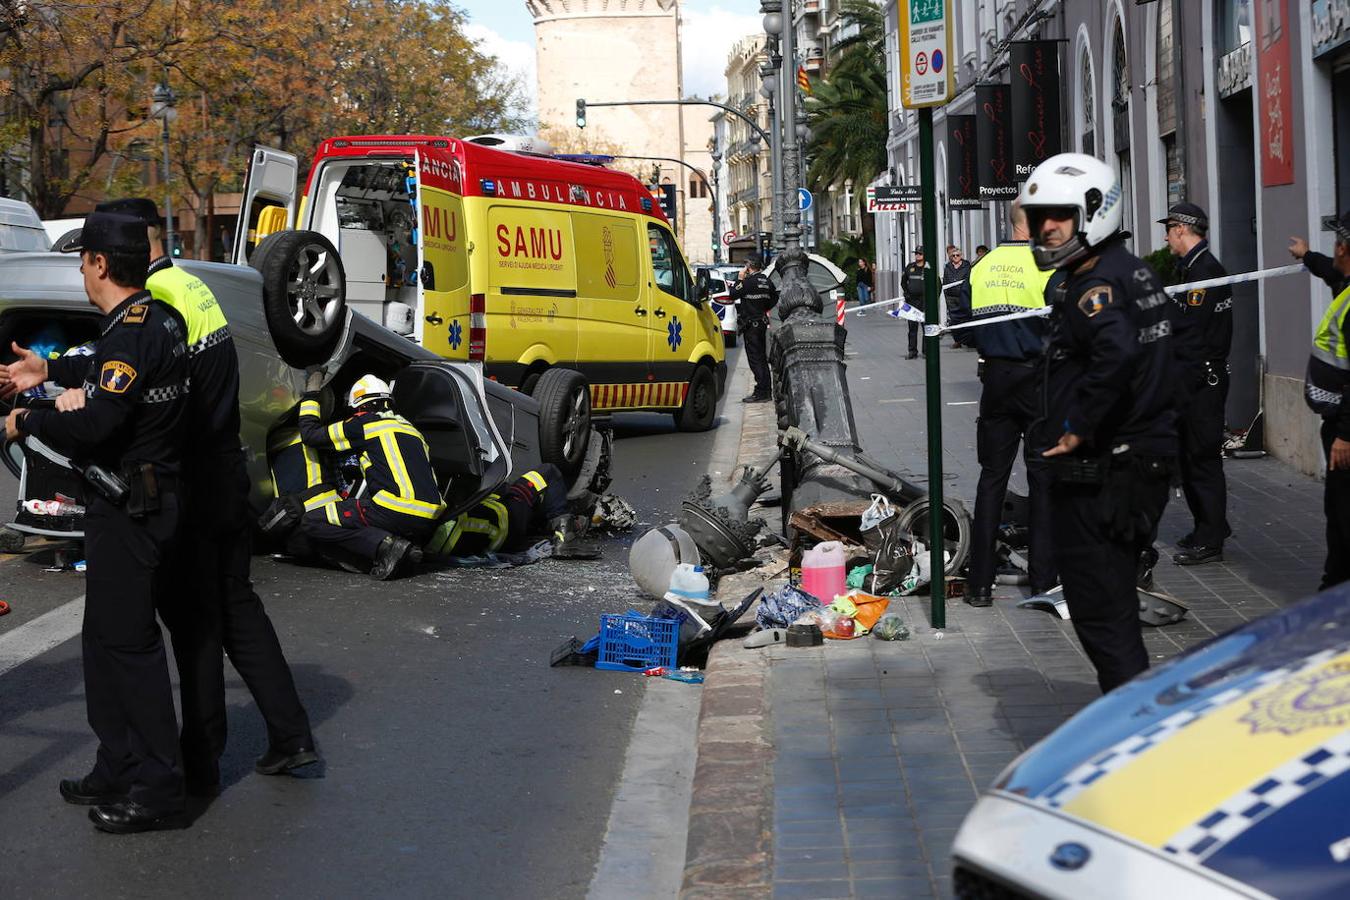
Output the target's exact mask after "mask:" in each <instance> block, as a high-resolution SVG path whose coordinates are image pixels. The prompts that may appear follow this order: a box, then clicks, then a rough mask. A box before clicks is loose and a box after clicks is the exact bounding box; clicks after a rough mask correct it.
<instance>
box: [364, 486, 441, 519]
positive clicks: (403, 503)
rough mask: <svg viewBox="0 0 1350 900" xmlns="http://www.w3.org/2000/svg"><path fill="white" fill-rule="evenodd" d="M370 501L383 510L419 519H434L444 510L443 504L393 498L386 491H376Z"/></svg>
mask: <svg viewBox="0 0 1350 900" xmlns="http://www.w3.org/2000/svg"><path fill="white" fill-rule="evenodd" d="M370 499H371V500H372V501H373V502H375V503H377V504H379V505H380V506H383V507H384V508H385V509H389V510H393V511H394V512H400V513H405V514H407V515H410V516H417V517H418V518H419V519H435V518H436V517H438V516H439V515H440V514H441V511H442V510H444V509H445V504H444V503H427V502H425V501H423V500H413V499H409V498H407V497H395V496H394V495H393V494H391V493H389V492H388V491H377V492H376V494H375V496H374V497H371V498H370Z"/></svg>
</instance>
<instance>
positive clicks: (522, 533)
mask: <svg viewBox="0 0 1350 900" xmlns="http://www.w3.org/2000/svg"><path fill="white" fill-rule="evenodd" d="M546 531H547V533H549V536H550V538H551V540H552V542H553V551H554V555H555V556H558V557H559V558H566V557H569V556H571V555H572V551H573V550H574V549H577V548H578V544H577V543H576V529H575V525H574V522H573V520H572V517H571V516H570V515H568V513H567V482H566V481H565V480H564V479H563V475H562V472H560V471H559V470H558V467H557V466H555V465H552V464H551V463H543V464H542V465H540V466H539V468H538V469H535V470H534V471H532V472H526V473H525V474H524V475H522V476H520V477H519V478H517V479H516V480H515V481H514V482H512V483H511V485H510V486H509V487H508V488H507V489H506V490H505V491H502V492H501V493H494V494H491V495H489V496H488V497H487V498H486V499H485V500H483V502H481V503H479V504H478V505H477V506H475V507H473V508H472V509H470V510H467V511H466V512H463V513H460V514H459V515H458V516H455V517H454V518H452V519H447V520H446V521H444V522H442V523H441V524H440V526H438V527H437V529H436V533H435V534H434V535H432V538H431V540H430V541H428V542H427V546H426V552H427V553H430V554H432V555H436V556H481V555H483V554H484V553H495V552H497V551H505V552H507V553H519V552H521V551H523V550H526V549H528V548H529V546H530V538H531V537H532V536H534V535H538V534H541V533H545V532H546ZM592 555H593V554H592Z"/></svg>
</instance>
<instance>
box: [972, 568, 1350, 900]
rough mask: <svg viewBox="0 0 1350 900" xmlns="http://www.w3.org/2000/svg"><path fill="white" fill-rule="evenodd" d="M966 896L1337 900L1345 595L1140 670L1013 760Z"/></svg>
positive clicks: (1347, 624) (991, 798) (1347, 760)
mask: <svg viewBox="0 0 1350 900" xmlns="http://www.w3.org/2000/svg"><path fill="white" fill-rule="evenodd" d="M953 856H954V862H955V871H954V879H953V887H954V890H955V893H956V895H957V896H958V897H966V898H976V897H978V898H985V897H999V898H1009V897H1011V898H1015V897H1049V898H1066V900H1067V898H1088V897H1091V898H1097V900H1109V898H1148V900H1152V898H1159V900H1162V898H1174V897H1175V898H1186V900H1203V898H1235V897H1248V898H1273V897H1278V898H1283V900H1333V898H1345V897H1350V584H1346V585H1341V586H1340V587H1338V588H1333V589H1331V590H1329V591H1326V592H1325V593H1322V594H1319V595H1317V596H1315V597H1312V598H1310V599H1307V600H1304V601H1302V602H1300V603H1298V604H1296V605H1294V606H1291V607H1290V608H1288V609H1286V610H1284V611H1282V612H1278V613H1275V614H1273V615H1270V616H1267V617H1265V618H1263V619H1259V620H1257V621H1254V622H1251V623H1249V624H1247V625H1245V626H1243V627H1241V628H1238V629H1236V630H1234V631H1231V632H1229V633H1227V634H1225V635H1223V636H1221V637H1218V638H1215V639H1213V640H1211V641H1209V642H1207V643H1205V644H1203V645H1201V646H1199V647H1196V648H1194V649H1192V650H1190V651H1189V652H1187V653H1184V654H1182V655H1180V656H1178V657H1176V658H1175V659H1172V660H1170V661H1168V662H1167V663H1165V664H1163V665H1161V666H1158V667H1157V668H1155V669H1152V670H1150V671H1148V672H1146V673H1145V674H1143V675H1141V676H1139V677H1138V678H1136V679H1134V680H1133V681H1131V682H1130V683H1128V684H1126V685H1124V686H1122V687H1120V688H1118V689H1116V690H1115V691H1113V692H1111V693H1110V694H1109V695H1107V696H1105V697H1103V698H1101V699H1100V700H1098V701H1097V702H1095V703H1093V704H1092V705H1091V706H1089V707H1087V708H1086V709H1084V710H1083V711H1082V712H1080V713H1078V715H1076V716H1074V717H1073V718H1072V719H1070V720H1069V721H1068V722H1067V723H1065V724H1064V725H1063V726H1062V727H1060V728H1059V729H1058V730H1057V731H1055V732H1054V733H1053V734H1051V735H1050V736H1049V737H1047V738H1046V739H1045V740H1043V741H1041V742H1040V743H1039V744H1037V745H1036V746H1035V747H1032V748H1031V749H1030V750H1028V751H1027V752H1026V753H1024V754H1023V755H1022V756H1021V757H1020V758H1019V759H1017V760H1016V761H1015V762H1014V763H1013V764H1012V765H1011V766H1009V767H1008V769H1007V770H1006V771H1004V772H1003V774H1002V775H1000V776H999V778H998V779H997V780H996V782H995V783H994V786H993V787H992V788H991V789H990V790H989V791H988V792H987V793H986V794H985V796H984V797H983V798H982V799H981V800H980V801H979V803H978V804H977V805H976V806H975V808H974V809H973V810H972V811H971V812H970V814H969V815H968V816H967V817H966V820H965V822H964V824H963V825H962V827H961V830H960V832H959V833H958V834H957V836H956V842H955V845H954V847H953Z"/></svg>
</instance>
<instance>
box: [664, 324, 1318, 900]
mask: <svg viewBox="0 0 1350 900" xmlns="http://www.w3.org/2000/svg"><path fill="white" fill-rule="evenodd" d="M850 324H851V325H852V329H851V332H850V335H849V342H848V364H849V372H848V378H849V386H850V389H851V393H852V399H853V408H854V412H855V418H856V420H857V425H858V429H859V432H860V436H861V440H862V445H863V448H864V449H865V451H866V452H867V453H868V454H869V455H871V456H873V457H875V458H877V459H878V460H880V461H881V462H883V463H885V464H887V465H888V466H890V467H891V468H894V469H896V470H899V471H902V472H907V473H908V474H909V475H910V476H911V477H913V478H914V479H916V480H919V481H920V482H921V483H925V482H926V479H927V472H926V465H925V460H926V452H927V438H926V433H925V424H926V415H927V413H926V407H925V396H924V369H923V360H922V359H919V360H914V361H912V362H909V361H905V360H903V358H902V357H903V352H902V348H903V347H904V339H905V331H904V328H905V326H904V323H903V322H899V321H896V320H894V319H891V318H889V317H886V316H868V317H867V318H866V319H864V320H863V321H862V322H861V323H857V322H856V321H855V320H854V319H853V317H850ZM950 343H951V340H950V338H948V339H947V340H946V341H945V344H946V345H947V346H950ZM898 350H899V351H900V352H897V351H898ZM975 363H976V355H975V353H973V352H970V351H952V350H950V349H944V350H943V352H942V381H943V385H942V389H943V397H942V399H943V403H944V407H943V448H944V451H943V472H944V476H945V478H944V483H945V486H946V490H947V491H950V492H951V493H952V494H953V495H955V496H957V497H959V498H960V499H962V500H964V501H965V502H966V503H967V504H968V505H970V506H971V507H972V508H973V503H974V490H975V483H976V480H977V478H978V475H979V468H978V465H977V463H976V461H975V418H976V413H977V409H978V407H977V405H976V403H975V401H978V399H979V390H980V386H979V383H978V381H977V380H976V378H975ZM764 410H765V408H764V407H758V408H757V409H756V410H755V412H754V413H752V414H751V415H747V417H746V424H745V427H746V433H745V435H744V437H743V440H742V459H741V462H742V463H744V462H749V461H751V460H753V459H755V458H762V456H763V455H764V451H765V449H767V448H768V447H770V446H771V441H772V433H773V429H772V425H773V423H772V417H771V415H767V416H766V415H765V412H763V411H764ZM760 416H765V421H764V422H762V423H761V422H757V420H758V418H759V417H760ZM757 441H763V443H762V444H758V445H756V444H757ZM1225 471H1226V473H1227V475H1228V489H1229V517H1230V520H1231V523H1232V526H1233V529H1234V532H1235V535H1234V537H1233V538H1232V539H1230V541H1229V542H1228V543H1227V544H1226V545H1225V548H1224V553H1225V557H1226V561H1225V562H1223V563H1219V564H1210V565H1206V566H1199V567H1194V568H1181V567H1179V566H1175V565H1172V564H1171V554H1172V553H1174V552H1175V551H1176V548H1175V546H1174V543H1173V542H1174V541H1175V540H1176V538H1178V537H1180V536H1181V535H1182V534H1184V533H1185V532H1186V531H1188V530H1189V517H1188V513H1187V511H1186V506H1185V502H1184V501H1181V500H1177V499H1175V498H1173V499H1172V501H1171V502H1170V503H1169V505H1168V510H1167V514H1166V516H1165V517H1164V520H1163V524H1162V527H1161V529H1160V532H1159V550H1160V551H1161V552H1162V554H1163V556H1162V560H1161V561H1160V563H1159V565H1158V567H1157V570H1156V572H1155V579H1156V583H1157V585H1158V587H1159V588H1160V589H1161V590H1163V591H1166V592H1168V593H1170V594H1172V595H1174V596H1176V597H1178V598H1179V599H1181V600H1182V601H1183V602H1185V603H1186V604H1188V605H1189V606H1190V608H1191V612H1190V615H1189V616H1188V617H1187V619H1186V620H1185V621H1183V622H1182V623H1180V624H1177V625H1173V626H1169V627H1166V628H1161V629H1155V628H1148V629H1146V630H1145V642H1146V644H1147V646H1148V649H1149V651H1150V654H1151V655H1152V657H1153V659H1154V660H1155V661H1158V660H1162V659H1166V658H1168V657H1170V656H1173V655H1175V654H1176V653H1177V652H1178V651H1180V650H1182V649H1184V648H1186V647H1190V646H1193V645H1195V644H1197V643H1199V642H1201V641H1203V640H1205V639H1207V638H1209V637H1211V636H1213V635H1215V634H1218V633H1221V632H1223V631H1227V630H1228V629H1230V628H1232V627H1234V626H1236V625H1238V624H1241V623H1242V622H1244V621H1246V620H1249V619H1252V618H1256V617H1259V616H1261V615H1262V614H1264V613H1266V612H1269V611H1271V610H1273V609H1276V608H1278V607H1280V606H1283V605H1285V604H1288V603H1290V602H1292V601H1294V600H1297V599H1300V598H1302V597H1304V596H1307V595H1308V594H1311V593H1312V592H1313V591H1314V590H1315V589H1316V585H1317V582H1318V578H1319V576H1320V572H1321V565H1322V560H1323V554H1324V546H1325V545H1324V544H1323V538H1322V527H1323V522H1322V512H1321V508H1322V505H1321V496H1322V489H1321V484H1320V483H1318V482H1316V481H1314V480H1312V479H1309V478H1306V477H1304V476H1302V475H1299V474H1297V473H1295V472H1294V471H1293V470H1292V469H1290V468H1288V467H1287V466H1285V465H1283V464H1282V463H1279V462H1277V461H1276V460H1274V459H1271V458H1266V459H1260V460H1228V461H1226V463H1225ZM1011 487H1012V488H1013V489H1015V490H1018V491H1021V492H1025V479H1024V477H1023V475H1022V473H1021V472H1016V473H1015V474H1014V477H1013V483H1012V485H1011ZM768 512H775V511H768ZM776 572H777V570H776V569H772V568H768V567H766V569H765V570H763V571H761V572H760V573H749V574H748V576H741V578H742V579H746V578H747V577H748V578H750V579H752V580H755V581H757V579H758V578H764V577H769V576H775V575H776ZM783 577H784V576H781V575H777V576H776V578H775V580H774V582H773V583H778V582H781V580H782V578H783ZM727 581H728V582H731V579H728V580H727ZM743 584H744V582H743V581H742V582H731V583H728V584H726V585H725V586H724V588H723V590H724V591H726V592H727V593H728V594H734V593H736V592H737V591H741V590H742V587H743ZM1025 593H1026V592H1025V590H1024V589H1021V588H1009V587H1002V586H996V587H995V605H994V606H993V607H992V608H988V609H973V608H971V607H969V606H966V605H965V604H964V603H963V602H961V601H960V600H959V599H958V600H954V601H949V603H948V606H947V625H948V627H947V628H946V629H945V630H943V631H942V632H937V631H935V630H934V629H932V628H931V627H930V626H929V618H928V613H929V609H928V599H927V596H926V595H925V596H923V597H918V598H905V599H904V600H903V601H900V600H897V601H893V602H892V605H891V608H892V609H894V610H897V611H899V612H901V613H902V614H903V615H904V616H905V618H906V620H907V621H908V623H909V625H910V627H911V629H912V631H913V632H914V636H913V637H912V638H911V639H910V640H909V641H906V642H899V643H889V644H888V643H885V642H882V641H877V640H873V639H870V638H864V639H860V640H856V641H848V642H841V641H827V642H826V644H825V646H824V647H821V648H811V649H788V648H785V647H780V648H772V649H768V650H745V649H743V648H741V647H740V645H739V642H724V643H723V644H721V645H719V646H718V648H717V650H716V651H715V652H714V654H713V657H712V660H711V662H710V665H709V669H708V681H707V684H706V685H705V695H704V701H703V711H702V716H701V725H700V733H699V763H698V769H697V772H696V774H695V784H694V798H693V803H692V804H691V816H690V832H689V851H688V857H687V865H686V870H685V890H684V892H683V896H685V897H691V898H692V897H703V896H713V895H717V896H755V897H766V896H773V897H783V898H788V897H810V898H829V897H859V898H864V897H881V896H886V897H904V898H926V897H946V896H949V895H950V860H949V854H950V848H951V843H952V840H953V839H954V837H955V835H956V830H957V828H958V827H959V825H960V822H961V820H962V818H963V816H964V815H965V813H966V811H967V810H969V808H970V806H971V805H972V803H973V802H974V800H975V799H976V797H977V796H978V793H979V791H980V790H982V789H983V788H984V787H985V786H986V785H987V784H988V783H989V782H990V781H992V780H993V778H994V777H995V776H996V775H997V774H998V773H999V771H1001V770H1002V768H1003V767H1004V766H1006V765H1007V764H1008V763H1010V762H1011V761H1012V760H1013V759H1014V758H1015V757H1016V756H1017V755H1018V754H1019V753H1020V752H1021V751H1022V750H1024V749H1025V748H1026V747H1028V746H1030V745H1031V744H1033V743H1035V742H1036V741H1037V740H1039V739H1040V738H1042V737H1044V736H1045V735H1046V734H1048V733H1049V732H1050V731H1052V730H1053V729H1054V728H1056V727H1057V726H1058V725H1060V724H1061V723H1062V722H1064V721H1065V720H1066V719H1067V718H1068V717H1069V716H1071V715H1073V714H1074V713H1075V712H1076V711H1078V710H1079V709H1081V708H1082V707H1083V706H1085V705H1086V704H1087V703H1089V702H1091V701H1092V700H1093V699H1095V698H1096V697H1097V696H1098V690H1097V686H1096V679H1095V676H1094V674H1093V670H1092V667H1091V665H1090V664H1089V663H1088V662H1087V660H1086V658H1085V657H1084V656H1083V654H1082V651H1081V649H1080V648H1079V645H1078V642H1077V640H1076V638H1075V637H1074V634H1073V630H1072V626H1071V625H1070V623H1068V622H1063V621H1061V620H1059V619H1057V618H1054V617H1052V616H1050V615H1047V614H1046V613H1043V612H1034V611H1028V610H1018V609H1016V608H1015V606H1014V603H1015V602H1016V601H1017V600H1018V599H1020V598H1021V597H1022V596H1025Z"/></svg>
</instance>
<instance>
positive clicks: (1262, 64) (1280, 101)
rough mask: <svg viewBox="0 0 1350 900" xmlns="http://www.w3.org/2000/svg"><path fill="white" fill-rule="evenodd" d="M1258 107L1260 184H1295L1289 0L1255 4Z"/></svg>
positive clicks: (1266, 0)
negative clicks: (1259, 120)
mask: <svg viewBox="0 0 1350 900" xmlns="http://www.w3.org/2000/svg"><path fill="white" fill-rule="evenodd" d="M1256 43H1257V47H1258V49H1257V53H1256V70H1257V77H1256V97H1255V98H1254V99H1255V101H1256V107H1257V109H1259V110H1260V111H1261V112H1260V116H1261V142H1260V143H1261V184H1262V186H1263V187H1273V186H1275V185H1279V184H1293V183H1294V104H1293V85H1292V77H1293V76H1292V75H1291V74H1290V71H1289V0H1256Z"/></svg>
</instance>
